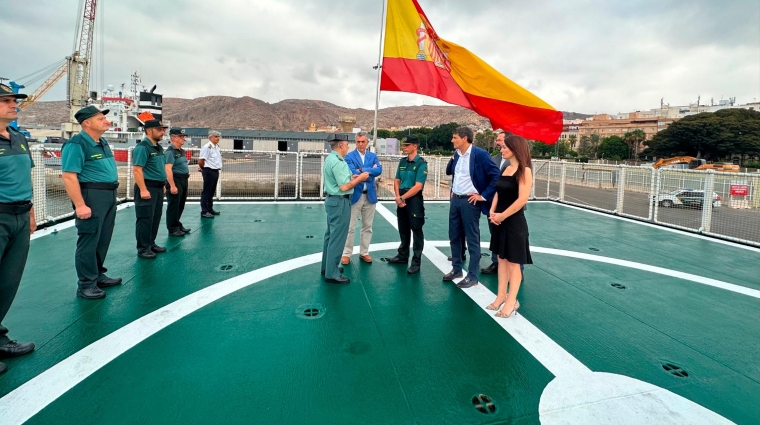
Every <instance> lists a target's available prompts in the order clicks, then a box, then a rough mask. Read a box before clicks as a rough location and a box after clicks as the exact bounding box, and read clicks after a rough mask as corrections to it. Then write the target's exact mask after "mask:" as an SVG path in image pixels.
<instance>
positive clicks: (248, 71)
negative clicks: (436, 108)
mask: <svg viewBox="0 0 760 425" xmlns="http://www.w3.org/2000/svg"><path fill="white" fill-rule="evenodd" d="M420 2H421V6H422V7H423V8H424V9H425V11H426V13H427V15H428V17H429V18H430V20H431V22H432V23H433V25H434V26H435V28H436V30H437V31H438V33H439V34H440V35H441V36H442V37H443V38H446V39H448V40H451V41H453V42H456V43H457V44H460V45H462V46H464V47H466V48H468V49H470V50H471V51H473V52H474V53H475V54H477V55H479V56H480V57H481V58H483V59H484V60H485V61H486V62H488V63H489V64H491V65H492V66H493V67H494V68H496V69H497V70H498V71H500V72H501V73H503V74H504V75H505V76H507V77H508V78H510V79H512V80H513V81H516V82H518V83H519V84H521V85H523V86H525V87H526V88H528V89H529V90H532V91H534V92H535V93H536V94H537V95H539V96H540V97H542V98H543V99H544V100H546V101H547V102H549V103H550V104H552V105H553V106H555V107H557V108H560V109H563V110H572V111H579V112H593V111H607V112H612V113H615V112H618V111H626V110H634V109H647V108H652V107H655V106H656V105H657V104H658V102H659V98H660V97H661V96H665V97H666V101H670V102H671V103H674V104H676V103H684V102H688V101H689V100H692V101H693V100H695V99H696V95H698V94H701V95H702V96H703V99H705V98H707V99H709V97H710V96H713V97H715V98H716V99H718V98H719V97H720V96H721V95H725V96H726V97H728V96H737V97H738V98H739V101H740V102H746V101H751V100H752V98H753V97H754V98H760V79H758V78H757V75H759V74H760V6H759V5H758V3H757V1H756V0H735V1H730V2H719V1H712V0H695V1H686V0H672V1H668V2H662V1H656V0H638V1H629V2H610V1H605V0H566V1H562V2H558V1H550V0H535V1H533V2H525V1H516V0H478V1H468V2H464V1H461V0H420ZM7 3H8V4H7V5H4V6H3V8H4V13H3V15H2V16H0V39H4V40H13V42H12V43H6V44H5V45H4V53H6V56H5V57H16V58H21V59H22V60H19V61H6V62H4V64H3V70H2V74H3V75H0V76H3V77H10V78H16V77H18V76H21V75H25V74H29V73H31V72H33V71H35V70H37V69H40V68H43V67H44V66H46V65H49V64H51V63H53V62H55V61H57V60H59V59H63V57H64V56H66V55H68V54H70V53H71V51H70V50H71V46H72V44H73V37H74V34H73V32H74V31H73V28H74V24H75V22H76V16H75V15H76V12H77V5H78V0H40V1H33V2H7ZM99 3H100V4H101V5H102V7H103V13H104V16H103V17H104V18H105V19H104V20H103V21H102V22H99V23H98V24H102V25H104V27H103V29H104V32H105V34H106V40H105V58H104V59H105V60H104V63H105V74H106V80H107V81H106V82H105V83H106V84H114V85H118V84H121V83H122V82H128V80H129V75H130V74H131V72H133V71H138V72H140V73H141V74H142V76H143V81H144V84H145V85H146V86H152V85H153V84H157V85H158V86H159V90H160V91H161V90H163V92H164V93H167V94H168V93H171V94H172V95H174V96H179V97H186V98H189V97H196V96H208V95H228V96H236V97H241V96H251V97H256V98H259V99H261V100H264V101H266V102H276V101H278V100H280V99H285V98H301V99H302V98H311V99H320V100H324V101H327V102H331V103H334V104H337V105H341V106H346V107H364V108H367V109H373V108H374V92H375V85H376V76H377V74H376V73H375V71H374V70H373V69H372V66H373V65H374V64H375V63H376V62H377V48H378V41H379V36H380V34H379V26H380V10H381V5H382V2H381V1H380V0H329V1H328V0H279V1H275V0H256V1H253V2H246V1H232V0H219V1H216V2H208V1H205V0H182V1H180V0H173V1H171V2H155V1H148V0H133V1H130V2H110V1H109V2H99ZM9 17H14V19H13V20H11V19H9ZM18 17H22V19H18ZM99 33H100V31H98V34H99ZM28 34H34V36H33V37H30V36H28ZM147 46H149V47H150V49H148V48H146V47H147ZM64 86H65V84H62V83H61V84H59V85H58V86H57V87H55V88H54V89H53V90H51V91H50V92H49V93H48V94H47V95H46V97H45V98H46V99H49V100H54V99H62V98H65V87H64ZM423 102H424V103H426V104H440V103H441V102H440V101H437V100H435V99H432V98H428V97H425V96H421V95H416V94H406V93H383V95H382V97H381V106H394V105H408V104H421V103H423Z"/></svg>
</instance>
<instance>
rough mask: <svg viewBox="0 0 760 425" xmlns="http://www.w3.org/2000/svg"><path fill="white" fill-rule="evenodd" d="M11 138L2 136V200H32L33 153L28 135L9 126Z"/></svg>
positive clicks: (0, 143) (0, 172) (0, 173)
mask: <svg viewBox="0 0 760 425" xmlns="http://www.w3.org/2000/svg"><path fill="white" fill-rule="evenodd" d="M7 130H8V134H9V135H10V139H8V138H6V137H5V136H0V202H2V203H11V202H22V201H31V200H32V167H34V161H32V154H31V153H30V152H29V143H28V142H27V141H26V137H24V135H23V134H21V133H19V132H18V131H16V130H13V129H12V128H10V127H8V128H7Z"/></svg>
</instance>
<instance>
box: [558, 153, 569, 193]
mask: <svg viewBox="0 0 760 425" xmlns="http://www.w3.org/2000/svg"><path fill="white" fill-rule="evenodd" d="M560 173H562V174H561V175H560V176H559V201H560V202H564V201H565V174H566V173H567V163H566V162H564V161H563V162H562V166H561V168H560Z"/></svg>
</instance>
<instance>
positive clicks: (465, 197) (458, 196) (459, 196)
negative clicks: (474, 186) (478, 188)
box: [452, 193, 472, 199]
mask: <svg viewBox="0 0 760 425" xmlns="http://www.w3.org/2000/svg"><path fill="white" fill-rule="evenodd" d="M470 196H472V195H457V194H456V193H454V194H452V197H454V198H459V199H468V198H469V197H470Z"/></svg>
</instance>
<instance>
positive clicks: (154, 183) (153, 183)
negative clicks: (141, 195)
mask: <svg viewBox="0 0 760 425" xmlns="http://www.w3.org/2000/svg"><path fill="white" fill-rule="evenodd" d="M165 182H166V181H165V180H164V181H162V182H161V181H158V180H148V179H145V186H149V187H164V183H165Z"/></svg>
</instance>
